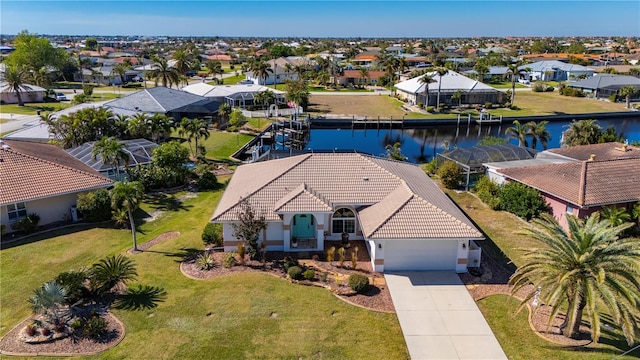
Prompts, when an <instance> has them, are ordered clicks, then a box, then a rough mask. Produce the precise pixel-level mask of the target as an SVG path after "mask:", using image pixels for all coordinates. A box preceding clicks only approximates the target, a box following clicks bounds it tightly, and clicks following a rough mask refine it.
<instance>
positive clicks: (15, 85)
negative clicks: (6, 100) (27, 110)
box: [4, 65, 32, 106]
mask: <svg viewBox="0 0 640 360" xmlns="http://www.w3.org/2000/svg"><path fill="white" fill-rule="evenodd" d="M28 76H29V73H28V72H27V71H26V70H25V69H24V68H23V67H20V66H9V65H7V66H6V67H5V70H4V81H6V82H7V85H8V88H9V90H11V91H13V92H15V93H16V97H17V98H18V106H24V102H23V101H22V95H21V93H22V92H23V91H31V90H32V88H31V86H29V85H27V78H28Z"/></svg>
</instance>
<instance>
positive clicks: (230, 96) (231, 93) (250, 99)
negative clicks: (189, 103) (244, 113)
mask: <svg viewBox="0 0 640 360" xmlns="http://www.w3.org/2000/svg"><path fill="white" fill-rule="evenodd" d="M266 90H269V91H271V92H273V93H274V95H275V97H276V103H277V104H280V105H283V104H286V103H287V100H286V92H284V91H281V90H277V89H273V88H269V87H266V86H262V85H256V84H239V85H209V84H206V83H196V84H193V85H189V86H185V87H183V88H182V91H186V92H188V93H190V94H195V95H198V96H204V97H206V98H210V99H212V100H215V101H216V102H219V103H224V104H228V105H229V106H231V107H239V108H241V109H247V108H248V107H251V106H253V105H256V104H255V101H254V97H255V95H256V94H257V93H259V92H262V91H266ZM258 105H259V104H258Z"/></svg>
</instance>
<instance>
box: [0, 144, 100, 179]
mask: <svg viewBox="0 0 640 360" xmlns="http://www.w3.org/2000/svg"><path fill="white" fill-rule="evenodd" d="M2 151H8V152H11V153H14V154H16V155H19V156H23V157H26V158H29V159H32V160H35V161H38V162H42V163H45V164H50V165H53V166H57V167H59V168H63V169H67V170H71V171H73V172H77V173H81V174H83V175H89V176H91V177H93V178H96V179H100V180H107V181H111V179H109V178H106V177H104V176H100V175H96V174H92V173H89V172H86V171H84V170H80V169H76V168H72V167H70V166H66V165H62V164H58V163H56V162H53V161H49V160H45V159H41V158H39V157H36V156H33V155H28V154H24V153H21V152H18V151H15V150H12V149H3V150H0V154H2Z"/></svg>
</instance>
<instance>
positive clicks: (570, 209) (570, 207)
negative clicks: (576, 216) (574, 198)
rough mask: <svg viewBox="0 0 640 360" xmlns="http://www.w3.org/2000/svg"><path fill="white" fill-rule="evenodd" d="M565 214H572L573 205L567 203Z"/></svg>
mask: <svg viewBox="0 0 640 360" xmlns="http://www.w3.org/2000/svg"><path fill="white" fill-rule="evenodd" d="M567 214H571V215H573V206H571V205H567Z"/></svg>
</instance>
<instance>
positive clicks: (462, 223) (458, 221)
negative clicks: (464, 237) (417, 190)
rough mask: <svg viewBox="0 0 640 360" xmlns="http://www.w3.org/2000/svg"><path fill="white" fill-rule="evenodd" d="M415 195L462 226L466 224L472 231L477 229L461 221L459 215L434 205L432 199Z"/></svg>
mask: <svg viewBox="0 0 640 360" xmlns="http://www.w3.org/2000/svg"><path fill="white" fill-rule="evenodd" d="M414 196H415V197H416V198H417V199H418V200H419V201H422V202H424V203H425V204H427V205H429V206H430V207H432V208H434V209H436V210H438V211H439V212H440V213H442V214H444V216H446V217H448V218H450V219H451V220H453V221H454V222H455V223H456V224H458V225H462V226H464V227H465V228H467V229H468V230H471V231H477V230H476V229H475V228H473V227H471V226H470V225H469V224H467V223H465V222H464V221H461V220H460V219H458V218H457V217H455V216H453V215H451V214H449V213H448V212H446V211H444V210H442V209H441V208H439V207H437V206H435V205H434V204H433V203H431V202H430V201H428V200H426V199H424V198H422V197H421V196H419V195H414Z"/></svg>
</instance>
